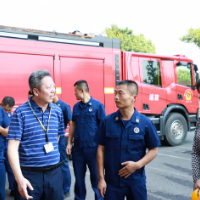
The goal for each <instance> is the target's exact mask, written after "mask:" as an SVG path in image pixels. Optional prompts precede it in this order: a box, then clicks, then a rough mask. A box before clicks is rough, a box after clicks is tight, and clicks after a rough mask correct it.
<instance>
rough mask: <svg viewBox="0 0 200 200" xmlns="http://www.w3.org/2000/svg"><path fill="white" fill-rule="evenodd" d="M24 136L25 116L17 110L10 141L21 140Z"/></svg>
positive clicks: (11, 128) (11, 126)
mask: <svg viewBox="0 0 200 200" xmlns="http://www.w3.org/2000/svg"><path fill="white" fill-rule="evenodd" d="M22 134H23V116H22V115H21V112H20V111H19V110H15V112H14V114H13V116H12V118H11V122H10V126H9V130H8V136H7V139H8V140H21V138H22Z"/></svg>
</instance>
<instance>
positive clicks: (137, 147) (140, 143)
mask: <svg viewBox="0 0 200 200" xmlns="http://www.w3.org/2000/svg"><path fill="white" fill-rule="evenodd" d="M144 145H145V141H144V135H133V134H129V135H128V151H129V152H139V151H141V150H142V149H143V148H144Z"/></svg>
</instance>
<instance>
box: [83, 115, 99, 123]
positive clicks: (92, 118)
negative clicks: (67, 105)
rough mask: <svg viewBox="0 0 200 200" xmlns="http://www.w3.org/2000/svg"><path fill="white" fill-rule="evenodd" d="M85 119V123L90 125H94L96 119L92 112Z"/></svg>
mask: <svg viewBox="0 0 200 200" xmlns="http://www.w3.org/2000/svg"><path fill="white" fill-rule="evenodd" d="M85 117H86V122H87V123H92V124H94V123H95V119H96V117H95V113H94V112H89V113H87V114H86V116H85Z"/></svg>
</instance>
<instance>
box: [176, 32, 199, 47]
mask: <svg viewBox="0 0 200 200" xmlns="http://www.w3.org/2000/svg"><path fill="white" fill-rule="evenodd" d="M179 39H180V40H181V41H183V42H188V43H194V44H196V45H197V46H198V47H200V28H199V29H193V28H191V29H189V30H188V31H187V34H186V35H184V36H183V37H181V38H179Z"/></svg>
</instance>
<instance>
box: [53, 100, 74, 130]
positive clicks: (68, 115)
mask: <svg viewBox="0 0 200 200" xmlns="http://www.w3.org/2000/svg"><path fill="white" fill-rule="evenodd" d="M56 105H57V106H59V107H60V108H61V110H62V112H63V117H64V124H65V129H66V128H67V123H68V122H69V121H72V111H71V107H70V105H68V104H66V103H65V102H63V101H61V100H60V99H59V100H58V102H57V103H56Z"/></svg>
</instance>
